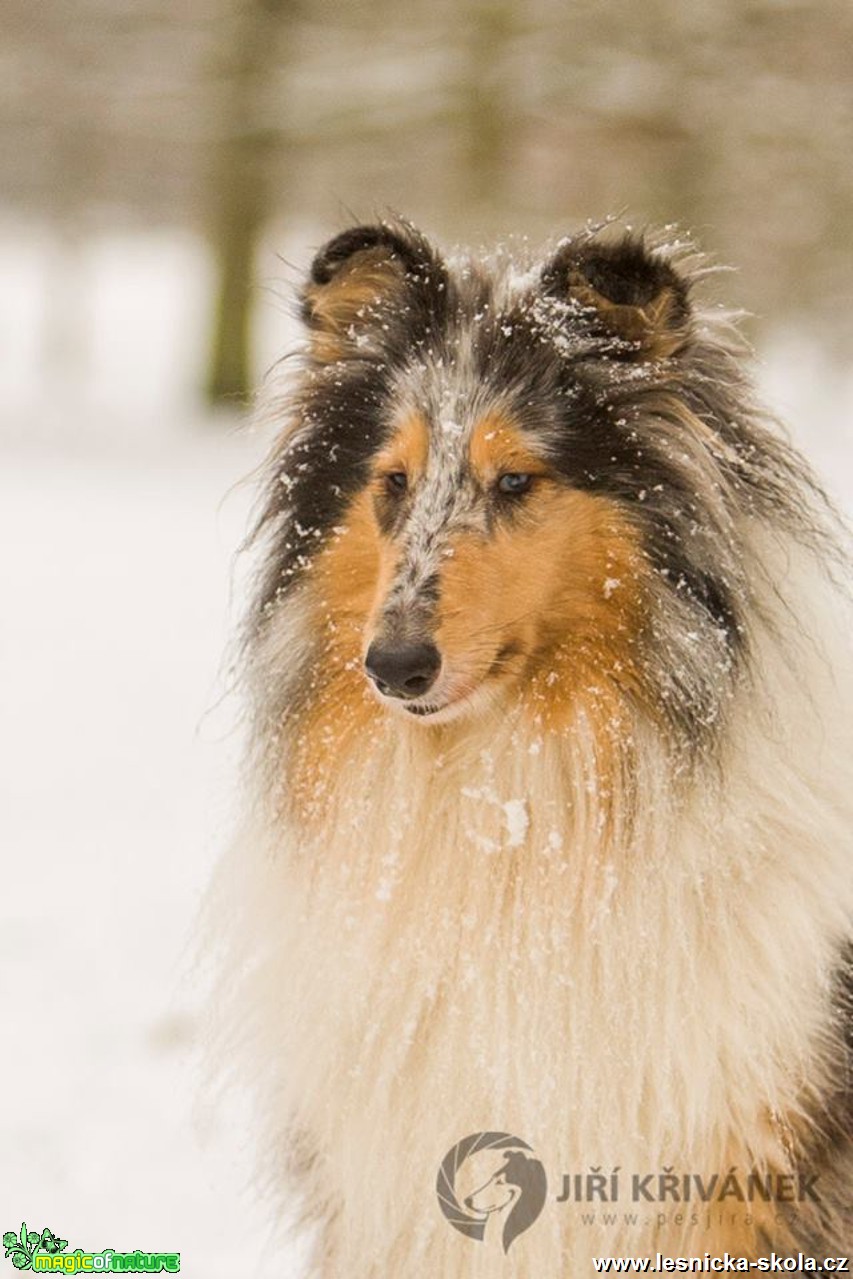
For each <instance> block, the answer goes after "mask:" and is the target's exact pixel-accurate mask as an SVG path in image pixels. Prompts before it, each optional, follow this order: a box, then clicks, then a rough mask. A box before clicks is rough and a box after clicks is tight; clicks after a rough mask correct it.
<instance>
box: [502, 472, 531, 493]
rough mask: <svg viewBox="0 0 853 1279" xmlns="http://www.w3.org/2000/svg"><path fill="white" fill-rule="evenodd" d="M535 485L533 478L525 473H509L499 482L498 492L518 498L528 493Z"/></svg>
mask: <svg viewBox="0 0 853 1279" xmlns="http://www.w3.org/2000/svg"><path fill="white" fill-rule="evenodd" d="M532 483H533V476H532V475H528V474H526V472H524V471H507V473H506V474H505V475H502V476H501V477H500V479H499V480H498V492H500V493H507V494H509V496H510V497H518V496H519V495H520V494H522V493H526V492H527V490H528V489H529V488H530V486H531V484H532Z"/></svg>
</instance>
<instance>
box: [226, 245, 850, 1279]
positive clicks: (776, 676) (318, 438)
mask: <svg viewBox="0 0 853 1279" xmlns="http://www.w3.org/2000/svg"><path fill="white" fill-rule="evenodd" d="M697 271H698V263H697V261H696V258H695V255H694V256H693V258H692V259H691V257H690V256H682V257H679V255H677V254H673V253H670V252H667V251H664V250H663V249H656V248H655V247H654V241H653V239H651V238H647V239H640V238H637V237H621V238H620V237H618V236H615V237H612V236H611V237H610V238H608V237H606V236H605V237H596V236H589V235H583V236H579V237H576V238H575V239H573V240H569V241H566V242H563V243H561V244H560V245H559V246H558V247H557V249H556V250H555V251H554V252H553V253H552V254H549V255H546V256H545V257H544V259H543V260H542V261H541V262H524V263H522V264H518V265H517V264H514V263H512V262H510V261H509V260H508V259H507V258H506V257H505V256H502V255H497V256H496V257H495V258H494V259H492V260H485V261H484V260H479V259H474V258H468V257H455V258H448V259H444V258H442V256H441V255H439V253H438V252H437V251H436V250H435V249H434V248H432V246H431V245H429V243H428V242H427V241H426V240H425V238H424V237H423V236H422V235H421V234H420V233H419V232H417V231H415V230H414V229H413V228H411V227H409V226H407V225H405V224H393V225H392V224H389V225H381V226H378V227H366V228H355V229H353V230H352V231H350V232H345V233H344V235H343V236H341V237H338V238H336V240H334V241H332V243H331V245H330V246H328V247H327V248H326V249H325V250H323V251H321V253H320V255H319V257H318V259H317V261H316V262H315V266H314V268H313V269H312V273H311V278H310V280H309V282H308V284H307V285H306V291H305V299H304V301H305V306H306V319H307V323H308V327H309V340H308V346H307V349H306V352H305V359H304V362H303V366H302V369H301V372H300V374H299V377H298V379H297V381H296V383H295V385H294V386H293V387H292V388H291V389H290V391H289V393H288V395H287V397H286V399H285V400H284V401H283V402H282V426H283V438H282V443H281V445H280V446H279V447H278V448H277V450H276V451H275V453H274V455H273V456H272V458H271V459H270V466H269V474H268V485H267V501H266V505H265V508H264V511H263V514H262V517H261V520H260V522H259V527H258V530H257V537H258V540H259V542H260V543H261V544H262V547H263V551H264V557H265V563H264V565H263V567H262V571H261V575H260V579H259V588H258V595H257V600H256V604H255V607H254V610H253V612H252V614H251V616H250V619H249V624H248V628H247V637H246V666H247V676H248V684H249V691H250V694H251V698H252V706H253V716H254V720H253V740H252V749H251V754H250V770H249V778H248V780H247V803H246V820H245V824H244V829H243V830H242V832H241V834H240V837H239V838H238V839H237V841H236V842H235V847H234V850H233V852H232V854H231V856H230V857H229V858H227V859H226V860H225V862H224V864H223V869H222V874H221V880H220V888H219V891H220V895H221V897H222V900H223V902H224V903H225V915H226V918H231V917H232V916H233V915H234V913H235V910H237V913H238V914H239V916H240V923H239V924H238V925H237V926H234V927H232V930H231V936H232V948H231V950H230V951H229V952H228V956H227V958H226V961H225V964H224V966H223V990H224V992H225V997H226V998H227V999H228V1000H230V1001H233V1008H234V1022H235V1024H239V1025H240V1028H241V1035H240V1038H241V1040H242V1043H243V1049H244V1061H245V1063H246V1068H247V1071H248V1075H249V1078H250V1079H251V1080H252V1081H253V1082H254V1084H255V1087H256V1090H257V1097H258V1111H259V1117H260V1126H261V1128H262V1130H263V1131H264V1132H265V1133H266V1134H268V1136H269V1152H270V1159H269V1172H270V1178H271V1183H272V1185H273V1187H274V1189H275V1191H276V1193H277V1195H279V1196H280V1197H281V1199H282V1201H283V1203H284V1204H286V1205H287V1207H288V1209H292V1206H293V1202H294V1198H293V1197H294V1195H298V1196H299V1202H300V1203H301V1205H302V1207H303V1209H304V1213H305V1215H306V1217H307V1218H308V1219H309V1220H312V1221H313V1222H314V1223H315V1224H316V1226H317V1228H318V1237H317V1245H316V1250H315V1256H314V1261H313V1268H312V1271H311V1273H312V1274H316V1275H319V1276H323V1279H331V1277H332V1276H334V1277H335V1279H342V1277H344V1276H346V1277H347V1279H380V1277H381V1279H387V1277H388V1276H393V1277H394V1279H408V1277H409V1276H412V1279H415V1277H417V1279H421V1276H424V1275H427V1274H435V1275H440V1276H441V1277H442V1279H463V1276H464V1277H465V1279H479V1277H480V1276H483V1279H485V1276H486V1275H488V1276H490V1279H491V1276H493V1275H494V1274H495V1273H500V1274H503V1275H506V1276H514V1277H517V1279H522V1276H524V1279H530V1276H533V1275H535V1276H537V1279H551V1276H553V1277H554V1279H562V1277H563V1276H575V1275H577V1276H580V1275H585V1274H587V1273H589V1272H590V1269H591V1265H590V1258H591V1256H593V1255H614V1256H618V1255H650V1254H651V1253H654V1252H655V1251H661V1252H662V1253H664V1254H669V1255H700V1256H701V1255H703V1254H704V1253H705V1252H706V1251H707V1252H710V1253H711V1254H718V1255H721V1254H722V1253H723V1252H725V1251H729V1252H730V1253H742V1254H744V1255H749V1256H752V1257H754V1256H757V1255H760V1254H763V1253H766V1252H769V1251H771V1250H775V1251H776V1252H777V1253H785V1252H792V1253H796V1251H797V1250H798V1249H800V1248H802V1250H803V1251H804V1252H811V1253H813V1254H814V1255H816V1256H823V1255H834V1254H838V1255H842V1254H844V1253H848V1252H849V1251H850V1250H851V1244H853V1209H852V1208H851V1189H850V1188H851V1184H853V1134H851V1112H853V1087H851V1075H853V1061H851V1010H850V985H851V982H850V975H849V974H850V954H851V945H852V944H853V874H851V865H850V853H849V839H850V823H851V816H853V787H851V785H850V777H849V760H850V758H851V755H850V751H851V746H853V740H851V737H852V736H853V730H851V724H853V716H851V714H850V710H851V707H850V674H851V669H850V667H851V663H850V645H849V633H850V621H851V617H850V606H849V597H848V594H847V589H846V586H845V585H844V583H845V581H847V580H849V578H848V563H847V558H846V553H845V551H844V550H843V549H842V548H841V545H840V534H839V532H838V530H837V529H836V527H835V522H834V519H833V517H832V515H831V513H830V512H829V511H828V510H827V507H826V504H825V502H824V500H823V499H822V497H821V495H820V492H819V490H818V488H817V486H816V485H815V483H814V481H813V479H812V477H811V474H810V472H809V469H808V467H807V465H806V464H805V462H803V461H802V459H801V458H799V457H798V455H796V454H795V453H794V452H793V451H792V450H790V449H789V448H788V447H787V446H786V445H785V444H784V443H783V442H782V440H781V439H780V437H779V435H778V433H777V431H776V428H775V426H774V425H773V423H772V422H771V421H769V420H768V418H767V416H766V415H765V414H764V413H763V412H762V411H761V409H760V408H758V407H757V406H756V405H755V403H754V401H753V398H752V393H751V391H750V388H749V385H748V381H747V378H746V375H745V372H744V354H743V351H742V349H741V348H740V347H739V346H738V345H737V342H736V340H735V339H734V338H733V336H732V334H731V332H730V331H729V330H727V329H726V327H725V325H723V324H721V323H720V322H719V320H715V319H714V318H713V317H712V316H711V315H709V314H706V313H705V312H703V310H702V309H701V307H700V306H698V305H697V304H696V302H695V299H694V283H695V279H696V276H697ZM390 476H395V477H397V478H396V479H394V480H393V482H392V481H391V480H390V479H389V477H390ZM401 476H402V477H403V480H402V482H401V481H400V477H401ZM506 476H510V477H514V482H513V483H512V484H510V485H509V486H507V491H504V489H502V488H501V483H500V482H501V479H502V478H503V477H506ZM513 493H516V494H517V495H516V496H513V495H512V494H513ZM375 643H379V644H384V645H386V646H389V645H390V646H393V645H396V646H397V649H398V657H399V661H400V663H402V662H403V661H404V658H405V656H406V654H407V653H411V654H414V655H415V656H416V655H417V653H418V651H419V650H421V649H423V648H424V646H426V645H430V646H433V647H434V648H435V649H437V650H438V651H439V653H440V656H441V665H440V669H438V670H437V671H435V672H432V673H431V674H430V679H431V680H432V682H431V683H430V684H429V686H428V687H426V688H423V687H422V684H423V676H422V674H421V673H420V672H419V671H418V670H416V669H415V667H414V666H413V667H412V682H411V687H410V688H408V689H407V686H406V681H405V672H404V674H403V675H402V676H400V678H399V681H398V684H397V685H396V686H395V688H394V689H393V690H392V691H389V690H388V688H385V689H384V690H383V687H382V686H381V682H380V683H377V682H376V681H375V680H374V679H372V678H370V677H369V673H368V671H367V670H366V668H365V656H366V654H367V652H368V650H369V648H370V646H371V645H372V644H375ZM412 661H414V657H413V658H412ZM240 904H241V905H240ZM238 907H239V909H238ZM478 1131H480V1132H490V1131H492V1132H493V1131H505V1132H512V1133H515V1134H517V1135H518V1136H519V1137H521V1138H522V1139H523V1140H524V1141H526V1142H528V1143H529V1144H530V1146H531V1148H532V1149H533V1150H534V1151H535V1154H536V1157H537V1159H539V1160H540V1161H541V1163H542V1166H543V1167H544V1168H545V1169H546V1170H547V1172H548V1177H549V1183H550V1184H551V1185H559V1184H560V1183H561V1179H562V1176H563V1174H574V1173H579V1172H583V1173H585V1172H586V1171H588V1170H589V1169H591V1168H604V1169H606V1171H607V1172H608V1173H609V1172H610V1171H611V1170H612V1169H613V1168H614V1167H616V1166H617V1165H618V1166H619V1168H620V1169H621V1170H622V1175H623V1177H624V1178H625V1179H626V1180H625V1181H624V1182H623V1187H627V1190H626V1194H627V1195H628V1197H629V1199H628V1201H627V1202H626V1200H625V1199H624V1198H623V1199H622V1201H621V1202H620V1203H618V1204H616V1205H614V1211H616V1212H617V1214H619V1215H618V1220H617V1221H616V1223H614V1224H609V1225H605V1224H604V1223H602V1221H601V1220H600V1219H599V1220H598V1221H597V1222H596V1224H593V1225H589V1224H584V1223H583V1222H582V1220H581V1217H580V1211H581V1207H578V1206H577V1205H571V1204H563V1205H557V1204H556V1203H555V1202H553V1198H551V1199H549V1200H548V1201H547V1202H546V1204H545V1206H544V1208H543V1211H542V1214H541V1215H540V1216H539V1218H538V1220H537V1221H536V1222H535V1224H534V1225H532V1226H531V1227H530V1229H529V1230H527V1231H525V1232H524V1233H523V1234H522V1235H521V1236H519V1237H518V1238H517V1239H516V1240H515V1241H514V1242H513V1246H512V1250H511V1251H510V1252H509V1253H508V1254H507V1256H506V1257H502V1256H501V1257H498V1258H496V1257H495V1256H494V1255H493V1254H491V1253H489V1252H487V1251H486V1250H485V1249H484V1248H483V1247H481V1245H480V1244H479V1243H478V1242H477V1241H476V1240H471V1239H465V1238H462V1237H461V1236H459V1235H458V1233H457V1232H455V1231H454V1230H453V1229H452V1228H450V1227H449V1225H448V1223H447V1222H446V1221H445V1220H444V1219H443V1218H442V1216H441V1214H440V1213H439V1212H438V1209H437V1207H436V1204H435V1202H434V1200H433V1198H432V1194H433V1189H432V1188H433V1186H434V1184H435V1178H436V1172H437V1169H438V1168H439V1166H440V1164H441V1162H442V1159H443V1158H444V1156H445V1155H446V1153H447V1151H448V1150H451V1149H452V1148H453V1147H454V1146H455V1145H456V1143H458V1142H459V1141H460V1140H461V1139H462V1138H464V1137H465V1136H466V1135H467V1134H469V1133H472V1132H478ZM293 1151H298V1159H296V1158H295V1157H293V1158H289V1152H293ZM293 1163H298V1164H299V1170H300V1174H299V1178H298V1184H297V1185H296V1186H295V1187H294V1185H293V1183H292V1182H290V1181H289V1180H288V1179H287V1177H286V1176H285V1169H286V1167H287V1166H288V1165H289V1164H293ZM665 1169H674V1170H675V1171H676V1172H677V1173H679V1174H681V1175H682V1176H684V1175H688V1176H694V1175H695V1176H698V1177H699V1178H700V1179H702V1181H703V1182H704V1183H707V1182H708V1179H709V1178H711V1177H712V1176H714V1175H715V1174H717V1175H718V1177H719V1178H720V1180H721V1181H722V1179H724V1178H725V1177H726V1175H727V1173H729V1172H730V1171H731V1170H732V1169H737V1170H738V1172H739V1173H740V1174H742V1175H743V1176H746V1174H747V1173H748V1172H749V1171H751V1170H753V1169H754V1170H755V1171H756V1172H757V1173H759V1174H762V1175H769V1176H772V1177H774V1178H779V1177H781V1178H783V1179H784V1178H785V1177H793V1178H794V1179H795V1181H796V1177H797V1176H798V1175H800V1174H802V1175H803V1176H805V1177H807V1178H808V1177H810V1176H813V1175H817V1177H818V1186H819V1190H820V1197H819V1202H815V1201H814V1200H813V1199H811V1198H809V1197H806V1199H805V1200H804V1201H803V1202H802V1203H794V1204H791V1203H789V1202H785V1203H783V1204H779V1203H775V1202H774V1203H769V1204H768V1203H765V1202H763V1201H761V1202H757V1203H754V1204H753V1205H752V1211H751V1212H750V1213H749V1214H747V1213H746V1212H745V1208H744V1205H742V1204H741V1203H740V1202H739V1201H737V1200H736V1199H735V1200H734V1201H733V1200H731V1199H729V1200H726V1201H725V1202H724V1203H722V1204H720V1203H717V1204H711V1205H707V1206H706V1205H702V1206H701V1209H700V1208H699V1205H698V1204H697V1203H696V1202H695V1201H692V1202H688V1203H680V1204H676V1203H674V1202H673V1203H666V1204H660V1205H654V1206H648V1207H647V1208H646V1209H645V1211H644V1213H640V1214H639V1220H638V1221H637V1222H636V1223H635V1224H631V1223H630V1222H629V1221H626V1219H625V1217H624V1216H623V1215H622V1214H623V1213H624V1212H625V1210H629V1211H630V1210H631V1209H632V1208H633V1206H634V1205H633V1204H632V1203H631V1202H630V1185H631V1180H630V1179H631V1174H632V1173H633V1172H636V1173H638V1174H644V1173H648V1172H653V1173H656V1174H657V1173H661V1172H663V1171H664V1170H665ZM478 1184H483V1183H482V1182H480V1183H478ZM476 1189H477V1184H474V1185H472V1186H471V1188H470V1192H469V1193H473V1192H474V1191H476ZM590 1207H591V1208H594V1207H597V1205H590ZM679 1208H681V1209H683V1211H682V1213H681V1217H680V1219H678V1220H677V1219H676V1218H677V1217H678V1210H679ZM694 1213H696V1218H697V1219H696V1220H694ZM700 1213H702V1214H704V1215H700ZM660 1214H663V1218H661V1215H660ZM708 1214H710V1215H708ZM706 1216H707V1220H706Z"/></svg>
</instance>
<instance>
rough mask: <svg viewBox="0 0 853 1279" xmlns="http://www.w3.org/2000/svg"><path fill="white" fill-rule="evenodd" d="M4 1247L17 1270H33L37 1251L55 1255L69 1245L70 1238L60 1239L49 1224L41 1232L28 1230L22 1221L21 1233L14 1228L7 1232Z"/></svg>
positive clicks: (4, 1236)
mask: <svg viewBox="0 0 853 1279" xmlns="http://www.w3.org/2000/svg"><path fill="white" fill-rule="evenodd" d="M3 1247H4V1248H5V1250H6V1256H7V1257H9V1258H11V1261H12V1265H13V1266H14V1267H15V1269H16V1270H32V1268H33V1257H35V1255H36V1253H37V1252H39V1251H42V1252H46V1253H48V1254H50V1255H51V1256H55V1255H56V1253H58V1252H62V1251H63V1249H65V1248H67V1247H68V1240H67V1239H58V1238H57V1237H56V1235H55V1234H54V1233H53V1231H52V1230H51V1229H50V1228H49V1227H48V1226H45V1228H44V1230H43V1231H42V1232H41V1234H39V1233H38V1231H36V1230H27V1223H26V1222H25V1221H22V1222H21V1231H20V1234H15V1232H14V1230H7V1231H6V1232H5V1234H4V1235H3Z"/></svg>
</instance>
